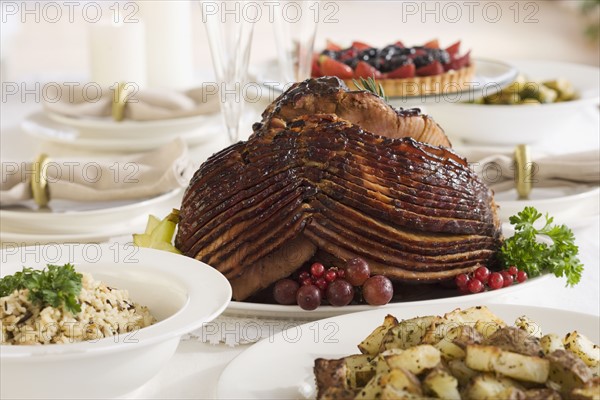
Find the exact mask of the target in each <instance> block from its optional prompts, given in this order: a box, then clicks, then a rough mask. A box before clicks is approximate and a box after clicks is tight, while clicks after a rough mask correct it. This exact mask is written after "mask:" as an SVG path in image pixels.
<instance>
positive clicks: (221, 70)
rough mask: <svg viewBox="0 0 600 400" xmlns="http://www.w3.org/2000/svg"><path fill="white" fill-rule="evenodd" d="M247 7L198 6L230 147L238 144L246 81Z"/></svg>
mask: <svg viewBox="0 0 600 400" xmlns="http://www.w3.org/2000/svg"><path fill="white" fill-rule="evenodd" d="M247 3H248V1H244V0H241V1H227V2H224V1H201V2H200V6H201V7H202V21H203V22H204V25H205V26H206V32H207V35H208V41H209V44H210V52H211V55H212V60H213V66H214V70H215V78H216V80H217V83H218V85H219V95H220V100H221V112H222V113H223V116H224V118H225V126H226V127H227V133H228V136H229V140H230V141H231V143H235V142H237V141H238V140H239V130H240V120H241V117H242V113H243V110H244V97H243V89H244V88H243V86H244V84H245V81H246V79H247V73H248V60H249V58H250V44H251V42H252V33H253V29H254V22H255V20H253V19H252V18H251V17H249V15H246V13H244V10H246V9H247V7H245V6H246V5H247ZM232 10H233V11H232Z"/></svg>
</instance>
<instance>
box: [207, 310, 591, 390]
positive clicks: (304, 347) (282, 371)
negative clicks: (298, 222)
mask: <svg viewBox="0 0 600 400" xmlns="http://www.w3.org/2000/svg"><path fill="white" fill-rule="evenodd" d="M457 307H461V308H464V307H465V305H464V304H462V303H461V302H458V303H454V304H452V303H448V304H444V305H439V304H437V305H423V306H415V307H411V308H396V309H378V310H373V311H369V312H365V313H360V314H352V315H344V316H339V317H335V318H331V319H326V320H322V321H316V322H312V323H308V324H305V325H301V326H298V327H294V328H292V329H290V330H289V331H283V332H281V333H278V334H276V335H274V336H273V337H270V338H268V339H264V340H263V341H261V342H259V343H257V344H255V345H253V346H252V347H250V348H248V350H246V351H244V352H243V353H242V354H240V355H239V356H238V357H236V358H235V359H234V360H233V361H232V362H231V363H230V364H229V365H228V366H227V367H226V368H225V370H224V371H223V373H222V374H221V377H220V378H219V382H218V383H217V397H218V398H219V399H261V400H265V399H298V398H303V396H302V395H301V390H302V393H306V392H308V391H310V390H311V389H312V390H313V393H312V397H311V398H314V396H315V392H314V390H315V388H314V378H313V366H314V360H315V359H316V358H319V357H322V358H340V357H344V356H347V355H351V354H357V353H358V350H357V348H356V346H357V344H358V343H360V342H361V341H362V340H363V339H364V338H365V337H366V336H367V335H368V334H369V333H371V331H373V329H375V328H376V327H377V326H379V325H381V322H382V321H383V318H384V317H385V315H386V314H388V313H390V314H392V315H394V316H395V317H397V318H398V319H408V318H412V317H416V316H423V315H439V314H444V313H446V312H449V311H452V310H453V309H454V308H457ZM489 307H490V309H491V311H492V312H494V313H496V314H497V315H498V316H499V317H501V318H503V319H505V320H506V321H507V323H510V324H512V323H513V321H514V320H515V319H516V318H518V317H519V316H521V315H527V316H528V317H530V318H532V319H533V320H534V321H535V322H536V323H538V324H539V326H540V327H541V329H542V331H543V332H548V333H550V332H554V333H557V334H559V335H564V334H565V333H567V332H569V331H573V330H575V329H576V330H577V331H579V332H582V333H583V334H584V335H586V336H588V337H589V338H590V339H592V340H593V341H594V342H596V343H598V342H599V336H600V334H599V331H598V324H599V323H600V321H599V319H598V317H596V316H592V315H587V314H580V313H574V312H569V311H563V310H556V309H548V308H538V307H531V306H524V305H501V304H493V305H489Z"/></svg>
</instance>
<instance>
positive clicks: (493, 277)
mask: <svg viewBox="0 0 600 400" xmlns="http://www.w3.org/2000/svg"><path fill="white" fill-rule="evenodd" d="M488 286H489V287H490V289H492V290H496V289H500V288H501V287H503V286H504V277H503V276H502V274H501V273H500V272H492V273H491V274H490V277H489V279H488Z"/></svg>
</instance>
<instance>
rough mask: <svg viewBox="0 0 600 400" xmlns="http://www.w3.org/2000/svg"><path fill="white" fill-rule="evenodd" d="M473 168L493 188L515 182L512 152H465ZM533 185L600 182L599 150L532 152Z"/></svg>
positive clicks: (549, 185) (504, 186)
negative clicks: (557, 152)
mask: <svg viewBox="0 0 600 400" xmlns="http://www.w3.org/2000/svg"><path fill="white" fill-rule="evenodd" d="M461 154H463V155H464V156H466V157H467V160H468V161H469V165H470V166H471V168H472V169H473V170H474V171H475V172H476V173H477V175H479V176H480V177H481V178H482V179H483V181H484V182H485V183H486V184H487V185H488V186H490V187H491V188H492V189H494V190H496V191H498V190H506V189H508V188H510V187H511V186H514V172H515V166H514V158H513V154H512V153H505V154H490V152H489V151H486V150H469V151H465V152H463V153H461ZM532 163H533V174H532V176H531V179H532V183H533V186H534V187H535V186H540V187H552V186H565V185H580V184H588V185H599V184H600V153H599V152H598V150H591V151H586V152H580V153H570V154H562V155H552V156H538V157H536V156H535V155H533V156H532Z"/></svg>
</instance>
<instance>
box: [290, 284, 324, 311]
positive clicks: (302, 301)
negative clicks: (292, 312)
mask: <svg viewBox="0 0 600 400" xmlns="http://www.w3.org/2000/svg"><path fill="white" fill-rule="evenodd" d="M296 302H297V303H298V305H299V306H300V308H302V309H303V310H308V311H310V310H314V309H316V308H317V307H319V305H320V304H321V292H320V291H319V288H318V287H316V286H315V285H308V286H302V287H301V288H300V289H298V293H296Z"/></svg>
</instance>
